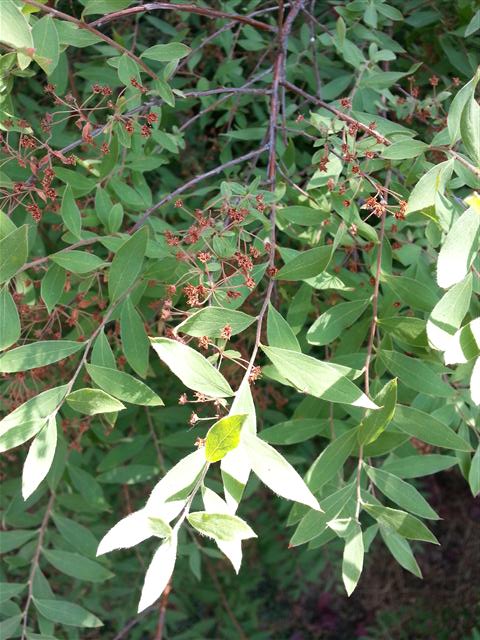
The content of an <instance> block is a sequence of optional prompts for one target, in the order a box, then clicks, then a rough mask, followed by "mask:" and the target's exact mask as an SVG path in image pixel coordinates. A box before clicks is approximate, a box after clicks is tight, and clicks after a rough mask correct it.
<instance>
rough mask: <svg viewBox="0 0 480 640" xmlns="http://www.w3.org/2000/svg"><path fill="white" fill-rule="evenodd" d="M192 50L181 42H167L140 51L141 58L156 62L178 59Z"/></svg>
mask: <svg viewBox="0 0 480 640" xmlns="http://www.w3.org/2000/svg"><path fill="white" fill-rule="evenodd" d="M191 51H192V50H191V49H190V47H187V45H186V44H182V43H181V42H169V43H168V44H156V45H154V46H153V47H150V48H149V49H147V50H146V51H144V52H143V53H142V55H141V56H140V57H141V58H148V59H149V60H157V61H158V62H170V61H171V60H180V58H185V56H188V55H189V54H190V52H191Z"/></svg>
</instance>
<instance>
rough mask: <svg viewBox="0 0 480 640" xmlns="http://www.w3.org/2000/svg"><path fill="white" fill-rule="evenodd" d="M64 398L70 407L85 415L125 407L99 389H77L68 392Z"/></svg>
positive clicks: (118, 409) (119, 409)
mask: <svg viewBox="0 0 480 640" xmlns="http://www.w3.org/2000/svg"><path fill="white" fill-rule="evenodd" d="M66 399H67V402H68V404H69V405H70V406H71V407H72V409H74V410H75V411H78V412H79V413H84V414H86V415H87V416H94V415H96V414H97V413H109V412H112V411H121V410H122V409H125V405H124V404H122V403H121V402H119V401H118V400H116V399H115V398H114V397H113V396H111V395H109V394H108V393H105V391H101V390H100V389H78V390H77V391H74V392H73V393H70V394H69V395H68V396H67V398H66Z"/></svg>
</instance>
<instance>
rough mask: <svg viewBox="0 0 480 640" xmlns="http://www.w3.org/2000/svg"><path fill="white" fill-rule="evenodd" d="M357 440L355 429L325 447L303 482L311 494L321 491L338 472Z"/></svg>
mask: <svg viewBox="0 0 480 640" xmlns="http://www.w3.org/2000/svg"><path fill="white" fill-rule="evenodd" d="M356 439H357V429H350V430H349V431H346V432H345V433H342V435H341V436H339V437H338V438H335V439H334V440H332V441H331V442H330V444H329V445H328V446H327V447H325V449H324V450H323V451H322V453H321V454H320V455H319V456H318V458H317V459H316V460H315V462H314V463H313V464H312V466H311V467H310V469H309V470H308V471H307V474H306V476H305V481H306V483H307V484H308V486H309V487H310V490H311V491H313V492H316V491H318V490H319V489H321V488H322V487H323V486H324V485H325V484H326V483H327V482H328V481H329V480H331V479H332V478H333V477H334V476H335V475H336V474H337V473H338V472H339V471H341V470H342V468H343V465H344V464H345V462H346V461H347V459H348V457H349V456H350V454H351V453H352V451H353V449H354V447H355V444H356Z"/></svg>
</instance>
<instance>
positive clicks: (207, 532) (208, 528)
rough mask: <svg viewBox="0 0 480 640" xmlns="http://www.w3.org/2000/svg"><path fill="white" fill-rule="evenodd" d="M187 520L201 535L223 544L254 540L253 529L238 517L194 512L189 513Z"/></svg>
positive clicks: (255, 535)
mask: <svg viewBox="0 0 480 640" xmlns="http://www.w3.org/2000/svg"><path fill="white" fill-rule="evenodd" d="M187 520H188V522H189V524H191V526H192V527H193V528H194V529H196V530H197V531H199V532H200V533H201V534H202V535H204V536H208V537H209V538H213V539H214V540H220V541H223V542H235V541H236V540H248V539H249V538H256V537H257V534H256V533H255V532H254V531H253V529H252V528H251V527H250V526H249V525H248V524H247V523H246V522H245V521H244V520H242V519H241V518H239V517H238V516H234V515H230V514H226V513H206V512H205V511H196V512H194V513H189V514H188V516H187Z"/></svg>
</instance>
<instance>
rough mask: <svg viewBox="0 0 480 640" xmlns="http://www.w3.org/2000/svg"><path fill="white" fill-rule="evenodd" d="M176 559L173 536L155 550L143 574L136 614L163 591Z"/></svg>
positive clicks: (175, 543) (175, 538)
mask: <svg viewBox="0 0 480 640" xmlns="http://www.w3.org/2000/svg"><path fill="white" fill-rule="evenodd" d="M176 558H177V536H176V535H173V536H172V537H171V538H168V539H167V540H165V542H164V543H163V544H162V545H161V546H160V547H159V548H158V549H157V551H156V552H155V555H154V556H153V558H152V561H151V563H150V565H149V567H148V569H147V573H146V574H145V581H144V583H143V589H142V595H141V597H140V602H139V603H138V613H140V612H142V611H144V609H146V608H147V607H149V606H150V605H151V604H153V603H154V602H155V600H157V599H158V598H159V597H160V596H161V595H162V593H163V592H164V591H165V588H166V586H167V585H168V583H169V581H170V578H171V577H172V573H173V569H174V568H175V560H176Z"/></svg>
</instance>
